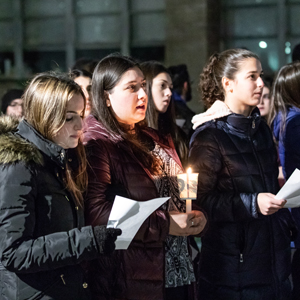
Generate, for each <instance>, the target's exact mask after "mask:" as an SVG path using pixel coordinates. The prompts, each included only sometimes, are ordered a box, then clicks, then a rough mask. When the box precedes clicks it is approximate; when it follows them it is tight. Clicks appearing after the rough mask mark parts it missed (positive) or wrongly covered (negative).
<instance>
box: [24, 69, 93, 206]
mask: <svg viewBox="0 0 300 300" xmlns="http://www.w3.org/2000/svg"><path fill="white" fill-rule="evenodd" d="M75 94H79V95H81V96H82V98H83V99H84V106H85V104H86V99H85V96H84V93H83V92H82V90H81V88H80V86H79V85H78V84H77V83H75V82H74V81H73V80H72V79H71V78H70V77H69V76H67V75H66V74H58V73H54V72H47V73H41V74H38V75H36V76H35V77H34V78H33V79H32V80H31V82H30V84H29V85H28V87H27V89H26V91H25V93H24V95H23V99H24V118H25V119H26V121H27V122H28V123H29V124H30V125H31V126H33V127H34V128H35V129H36V130H37V131H38V132H39V133H40V134H41V135H42V136H44V137H45V138H46V139H48V140H50V141H53V137H54V136H55V135H56V134H57V132H58V131H59V130H60V129H61V128H62V127H63V125H64V124H65V121H66V113H67V104H68V101H69V100H70V99H71V98H72V97H73V96H74V95H75ZM75 152H76V155H77V158H78V160H79V164H78V165H79V166H78V168H77V169H76V170H74V169H71V167H70V165H69V164H68V162H67V166H66V171H65V174H64V175H65V182H66V188H67V189H68V190H69V191H70V192H71V193H72V194H73V195H74V197H75V200H76V203H77V205H79V206H81V207H82V206H83V197H82V192H83V191H84V190H85V189H86V186H87V173H86V164H87V163H86V156H85V152H84V147H83V144H82V142H81V140H79V143H78V146H77V147H76V149H75Z"/></svg>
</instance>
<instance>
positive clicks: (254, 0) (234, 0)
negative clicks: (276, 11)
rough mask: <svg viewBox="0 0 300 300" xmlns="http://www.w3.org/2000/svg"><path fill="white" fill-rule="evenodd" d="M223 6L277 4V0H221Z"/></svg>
mask: <svg viewBox="0 0 300 300" xmlns="http://www.w3.org/2000/svg"><path fill="white" fill-rule="evenodd" d="M222 4H223V5H224V6H232V5H236V6H241V5H252V6H254V5H259V4H261V5H263V4H277V0H222Z"/></svg>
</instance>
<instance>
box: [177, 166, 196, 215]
mask: <svg viewBox="0 0 300 300" xmlns="http://www.w3.org/2000/svg"><path fill="white" fill-rule="evenodd" d="M177 180H178V186H179V192H180V199H182V200H185V201H186V202H185V204H186V212H190V211H191V210H192V200H193V199H196V198H197V184H198V174H197V173H192V169H191V168H188V169H187V172H186V173H184V174H178V175H177Z"/></svg>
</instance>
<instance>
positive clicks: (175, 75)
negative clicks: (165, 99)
mask: <svg viewBox="0 0 300 300" xmlns="http://www.w3.org/2000/svg"><path fill="white" fill-rule="evenodd" d="M168 71H169V73H170V75H171V79H172V82H173V90H172V92H173V97H172V98H173V101H174V104H175V114H176V119H177V122H178V125H179V122H182V121H183V124H181V128H182V130H183V131H184V132H185V134H186V135H187V137H188V138H190V137H191V135H192V133H193V130H192V126H193V124H192V122H191V120H192V118H193V116H194V115H195V113H194V112H193V111H192V110H191V109H190V108H189V107H188V105H187V102H189V101H191V100H192V90H191V82H190V76H189V73H188V70H187V66H186V65H185V64H181V65H176V66H170V67H169V68H168Z"/></svg>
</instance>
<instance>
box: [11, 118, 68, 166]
mask: <svg viewBox="0 0 300 300" xmlns="http://www.w3.org/2000/svg"><path fill="white" fill-rule="evenodd" d="M16 134H18V135H19V136H21V137H22V138H23V139H25V140H26V141H28V142H30V143H32V144H34V145H35V146H36V147H37V148H38V150H39V151H41V152H42V153H43V154H44V155H46V156H48V157H49V158H50V159H51V160H52V161H53V162H55V163H56V164H58V165H59V166H60V167H64V166H65V165H66V150H65V149H63V148H62V147H61V146H59V145H57V144H55V143H53V142H51V141H49V140H47V139H46V138H44V137H43V136H42V135H41V134H40V133H39V132H38V131H36V130H35V129H34V128H33V127H32V126H31V125H30V124H29V123H28V122H27V121H26V120H22V121H21V122H20V124H19V126H18V128H17V131H16Z"/></svg>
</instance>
